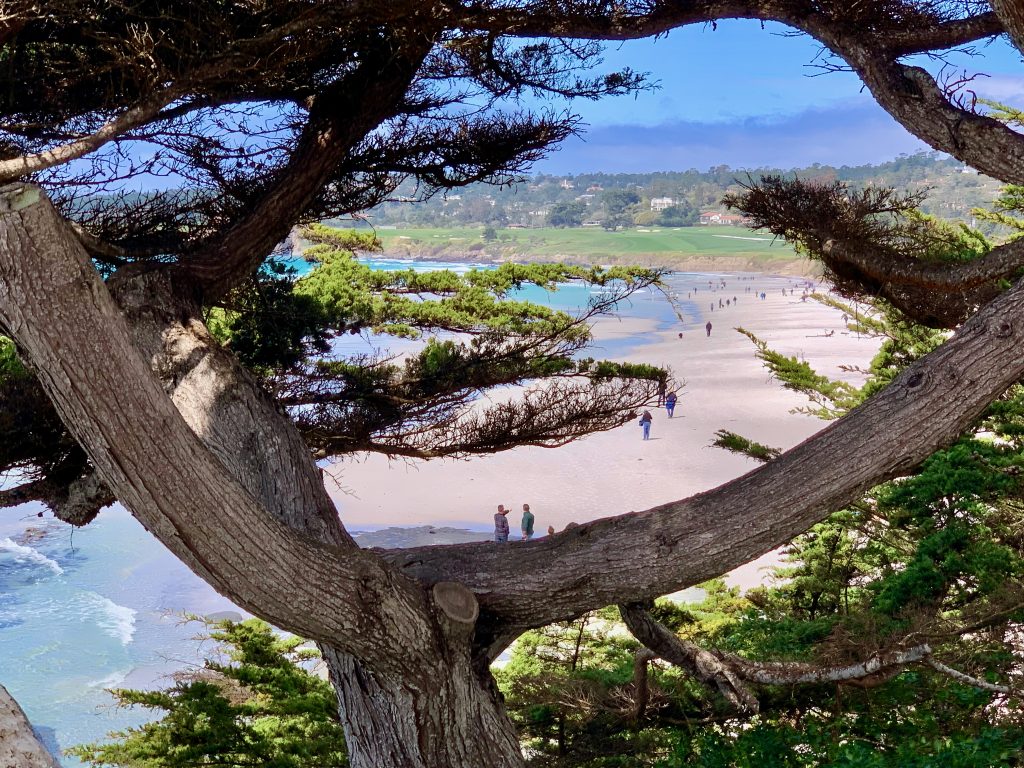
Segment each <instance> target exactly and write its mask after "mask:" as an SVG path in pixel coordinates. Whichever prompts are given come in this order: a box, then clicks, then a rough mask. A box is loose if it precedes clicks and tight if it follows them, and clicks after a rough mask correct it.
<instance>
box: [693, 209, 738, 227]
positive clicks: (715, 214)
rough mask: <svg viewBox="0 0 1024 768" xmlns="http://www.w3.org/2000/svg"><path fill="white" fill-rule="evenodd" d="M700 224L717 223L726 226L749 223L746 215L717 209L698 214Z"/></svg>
mask: <svg viewBox="0 0 1024 768" xmlns="http://www.w3.org/2000/svg"><path fill="white" fill-rule="evenodd" d="M700 223H701V224H718V225H719V226H727V227H745V226H747V224H749V221H748V219H747V217H746V216H740V215H739V214H736V213H721V212H719V211H704V212H702V213H701V215H700Z"/></svg>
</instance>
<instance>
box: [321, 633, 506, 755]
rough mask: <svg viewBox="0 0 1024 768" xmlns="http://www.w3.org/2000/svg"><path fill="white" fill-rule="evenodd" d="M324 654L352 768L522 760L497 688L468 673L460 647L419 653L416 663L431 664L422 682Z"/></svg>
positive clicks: (325, 649) (330, 651) (327, 652)
mask: <svg viewBox="0 0 1024 768" xmlns="http://www.w3.org/2000/svg"><path fill="white" fill-rule="evenodd" d="M453 656H454V658H453ZM324 658H325V659H326V660H327V664H328V669H330V672H331V682H332V683H333V684H334V687H335V689H336V690H337V692H338V702H339V704H340V707H341V713H342V718H343V722H344V725H345V743H346V745H347V746H348V751H349V756H350V759H351V760H352V765H353V766H359V767H360V768H367V767H368V766H372V767H373V768H394V767H395V766H401V767H402V768H406V767H408V768H413V767H414V766H415V768H428V767H429V768H442V767H444V768H452V767H455V766H459V767H461V766H467V767H468V766H473V767H474V768H477V767H479V768H519V767H521V766H522V765H523V758H522V754H521V752H520V749H519V743H518V741H517V739H516V735H515V732H514V730H513V729H512V726H511V723H510V722H509V720H508V717H507V716H506V714H505V712H504V707H503V705H502V704H501V702H500V694H498V692H497V691H496V690H495V689H494V686H493V681H492V680H490V679H484V680H481V679H480V678H478V677H477V675H475V674H473V671H472V669H471V668H470V664H469V656H468V654H467V653H463V652H456V653H454V654H452V655H450V656H448V657H447V658H441V657H438V658H434V659H424V660H423V662H424V666H425V667H426V666H429V667H432V668H433V669H434V672H433V673H432V674H431V676H430V685H429V687H427V688H421V687H419V686H417V685H415V684H413V683H410V682H409V681H408V680H405V679H398V678H394V677H385V676H382V675H376V674H374V673H373V672H371V671H370V670H368V669H367V668H366V667H365V666H364V665H362V664H360V663H359V662H358V661H357V660H355V659H354V658H353V657H351V656H347V655H345V654H338V653H335V652H334V651H333V649H330V648H324ZM487 677H488V678H489V675H487Z"/></svg>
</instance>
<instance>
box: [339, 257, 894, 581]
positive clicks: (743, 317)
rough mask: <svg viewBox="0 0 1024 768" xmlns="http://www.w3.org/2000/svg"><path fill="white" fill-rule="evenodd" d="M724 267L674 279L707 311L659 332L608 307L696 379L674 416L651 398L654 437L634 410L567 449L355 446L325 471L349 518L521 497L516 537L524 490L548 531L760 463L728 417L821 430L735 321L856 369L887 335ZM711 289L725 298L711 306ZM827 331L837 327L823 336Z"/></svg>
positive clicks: (370, 519) (755, 429) (378, 523)
mask: <svg viewBox="0 0 1024 768" xmlns="http://www.w3.org/2000/svg"><path fill="white" fill-rule="evenodd" d="M723 279H725V280H726V282H727V286H726V288H725V289H719V290H718V291H717V292H715V293H712V292H711V291H709V290H708V288H707V281H708V278H707V277H704V278H703V279H698V278H697V276H693V277H691V278H690V279H688V280H687V279H682V278H677V281H678V282H677V291H679V289H680V288H681V289H682V293H681V296H682V298H684V299H685V297H686V292H687V290H689V289H690V288H691V287H692V286H694V285H696V286H697V287H698V292H697V294H696V297H695V301H696V306H697V307H698V308H700V309H701V311H702V313H703V314H702V316H701V317H700V319H699V320H692V321H690V322H688V323H686V324H677V325H676V327H674V328H673V329H672V330H671V331H661V332H658V331H655V330H653V329H654V327H655V324H654V323H653V322H652V321H649V320H645V319H638V318H629V317H626V318H625V319H623V320H622V321H617V320H614V319H606V320H602V321H601V322H600V323H599V325H598V326H597V337H598V339H599V341H600V340H609V339H613V338H616V337H619V338H621V336H622V335H623V334H627V335H635V336H636V337H637V339H638V341H641V342H643V343H641V344H639V345H638V346H637V347H634V348H633V349H632V351H631V352H630V353H629V355H628V357H627V358H625V359H628V360H632V361H638V362H639V361H645V362H650V363H654V364H657V365H665V366H668V367H670V368H671V369H672V370H673V372H674V374H675V376H676V377H677V378H678V379H683V380H685V382H686V385H685V387H684V388H682V389H681V390H679V391H680V395H681V396H680V400H679V404H678V406H677V408H676V415H675V418H674V419H669V418H668V417H667V415H666V413H665V410H664V409H663V408H655V407H653V405H652V407H651V409H650V410H651V412H652V413H653V414H654V424H653V427H652V430H651V439H650V440H649V441H646V442H645V441H643V440H642V439H641V431H640V427H639V426H638V425H637V424H636V422H630V423H628V424H625V425H623V426H621V427H619V428H618V429H615V430H612V431H611V432H606V433H602V434H597V435H592V436H590V437H588V438H586V439H584V440H581V441H579V442H576V443H573V444H571V445H568V446H565V447H562V448H558V449H544V448H534V447H527V448H518V449H515V450H512V451H507V452H505V453H501V454H497V455H494V456H487V457H480V458H474V459H470V460H465V461H451V460H435V461H431V462H391V463H389V462H388V460H387V459H385V458H383V457H381V456H377V455H373V456H363V457H359V458H357V459H353V460H349V461H346V462H343V463H340V464H336V465H334V466H333V467H332V468H331V469H330V470H329V471H330V472H331V474H332V475H333V476H334V477H335V478H336V480H337V483H338V486H339V490H338V491H337V492H335V493H334V496H335V500H336V502H337V503H338V506H339V508H340V509H341V513H342V520H343V521H344V523H345V525H346V526H347V527H348V528H349V529H350V530H371V529H378V528H382V527H386V526H423V525H435V526H443V525H448V526H456V527H461V528H472V529H475V530H480V531H489V530H490V529H491V525H492V523H491V518H492V515H493V513H494V509H495V507H496V505H497V504H498V503H504V504H505V505H506V506H511V508H512V509H513V512H512V514H510V515H509V522H510V525H511V528H512V531H513V538H515V537H516V535H517V533H518V530H517V529H518V522H519V521H518V510H519V509H520V508H521V506H522V504H523V502H528V503H529V504H530V506H531V508H532V510H533V512H534V514H535V515H536V526H537V533H538V534H542V533H543V532H544V531H546V529H547V527H548V525H554V526H555V528H556V529H561V528H562V527H564V526H565V525H566V524H567V523H569V522H570V521H575V522H583V521H586V520H592V519H594V518H598V517H605V516H608V515H615V514H619V513H622V512H628V511H630V510H641V509H646V508H649V507H652V506H655V505H657V504H661V503H664V502H667V501H672V500H675V499H680V498H684V497H687V496H690V495H692V494H694V493H697V492H700V491H704V490H707V489H710V488H713V487H716V486H718V485H720V484H722V483H724V482H726V481H728V480H730V479H732V478H735V477H737V476H739V475H741V474H743V473H744V472H747V471H748V470H750V469H752V468H753V467H754V466H756V462H754V461H752V460H750V459H747V458H744V457H741V456H737V455H735V454H731V453H729V452H727V451H723V450H721V449H718V448H714V447H710V444H711V442H712V440H713V439H714V434H715V432H716V431H717V430H719V429H728V430H731V431H734V432H737V433H740V434H742V435H744V436H746V437H749V438H751V439H753V440H757V441H759V442H762V443H766V444H768V445H771V446H775V447H778V448H782V449H786V448H789V447H792V446H793V445H796V444H797V443H798V442H800V441H801V440H803V439H805V438H807V437H809V436H810V435H812V434H814V433H815V432H816V431H818V430H819V429H821V428H822V427H823V426H824V423H823V422H821V421H820V420H818V419H816V418H813V417H810V416H806V415H802V414H794V413H791V410H792V409H793V408H797V407H800V406H804V405H806V404H807V400H806V398H804V397H803V396H801V395H798V394H796V393H793V392H789V391H786V390H784V389H782V387H781V386H779V384H778V382H777V381H774V380H772V379H771V378H770V377H769V375H768V373H767V371H766V370H765V369H764V368H763V366H762V365H761V363H760V362H759V361H758V360H757V359H756V358H755V357H754V354H753V352H754V349H753V346H752V344H751V343H750V341H749V340H748V339H747V338H746V337H745V336H743V335H742V334H739V333H737V332H736V331H734V330H733V329H734V328H735V327H737V326H743V327H744V328H746V329H747V330H749V331H751V332H753V333H754V334H756V335H757V336H759V337H760V338H762V339H764V340H765V341H767V342H769V344H770V346H771V347H772V348H774V349H776V350H777V351H779V352H782V353H785V354H788V355H794V354H795V355H799V356H802V357H805V358H806V359H807V360H808V361H809V362H810V363H811V364H812V365H813V366H814V367H815V368H816V370H817V371H818V372H819V373H822V374H825V375H829V376H833V377H837V378H838V377H841V378H846V379H851V375H850V374H848V373H843V372H841V371H840V370H839V366H840V365H843V364H845V365H861V366H865V365H866V364H867V362H868V361H869V360H870V358H871V356H872V355H873V354H874V353H875V351H876V350H877V347H878V343H879V342H878V340H876V339H870V338H866V337H861V338H858V337H857V336H855V335H854V334H851V333H849V332H848V331H847V330H846V329H845V327H844V325H843V323H842V319H841V314H842V313H840V312H838V311H836V310H833V309H831V308H828V307H825V306H823V305H821V304H819V303H818V302H815V301H812V300H807V301H806V302H802V301H801V300H800V297H799V294H797V295H796V296H789V295H787V296H785V297H784V296H783V295H782V292H781V290H782V288H783V287H786V288H787V294H788V293H789V290H788V289H789V287H790V286H791V285H793V284H795V283H796V282H797V281H796V280H794V279H789V278H768V277H758V278H754V279H753V280H739V279H738V278H737V277H736V276H724V278H723ZM747 286H751V287H752V288H754V289H756V290H757V291H761V290H764V291H765V292H766V293H767V298H766V299H765V300H764V301H761V300H760V299H757V298H755V294H754V292H751V293H745V292H744V288H745V287H747ZM733 296H736V297H737V298H738V299H739V301H738V302H737V305H736V306H733V307H728V308H725V309H721V310H720V309H718V299H719V298H722V299H725V298H726V297H728V298H730V299H731V298H732V297H733ZM712 301H713V303H714V305H715V310H714V311H713V312H710V311H709V304H711V303H712ZM627 311H628V310H627ZM709 319H710V320H711V321H712V323H713V326H714V327H713V330H712V335H711V337H710V338H708V337H707V335H706V333H705V329H704V323H705V322H707V320H709ZM680 330H682V331H683V333H684V336H683V339H682V340H680V339H679V338H678V336H677V333H678V332H679V331H680ZM829 330H831V331H833V334H834V335H832V336H831V337H826V336H825V333H826V332H827V331H829ZM852 380H856V379H855V378H854V379H852ZM329 487H330V484H329ZM341 488H344V489H345V491H346V492H342V491H341V490H340V489H341ZM756 569H757V564H756V563H755V564H753V565H752V566H751V567H749V568H747V569H746V570H741V573H740V576H739V577H738V578H737V579H734V580H738V581H739V582H740V583H744V584H748V583H751V582H752V581H756V580H757V573H756Z"/></svg>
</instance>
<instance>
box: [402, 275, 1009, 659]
mask: <svg viewBox="0 0 1024 768" xmlns="http://www.w3.org/2000/svg"><path fill="white" fill-rule="evenodd" d="M1022 338H1024V282H1018V284H1017V285H1016V286H1014V287H1013V288H1012V289H1010V290H1009V291H1007V292H1006V293H1005V294H1003V295H1002V296H1000V297H998V298H997V299H995V300H994V301H993V302H992V303H991V304H989V305H988V306H986V307H985V308H984V309H982V310H981V311H979V312H978V313H977V314H976V315H975V316H974V317H972V318H971V319H970V320H969V321H968V322H967V323H965V324H964V326H963V327H962V328H961V329H960V330H959V331H958V332H957V333H956V334H955V335H954V336H953V337H952V338H951V339H950V340H949V341H948V342H946V343H945V344H944V345H942V346H941V347H940V348H939V349H937V350H935V351H934V352H932V353H931V354H930V355H928V356H926V357H925V358H923V359H921V360H920V361H918V362H917V363H916V364H914V365H913V366H911V367H910V368H908V369H907V370H906V371H905V372H904V373H903V374H901V375H900V376H899V377H897V378H896V379H895V380H894V382H893V383H892V384H890V385H889V386H888V387H887V388H886V389H885V390H883V391H882V392H880V393H879V394H877V395H875V396H874V397H873V398H872V399H871V400H869V401H868V402H866V403H865V404H863V405H861V406H860V407H858V408H857V409H855V410H853V411H852V412H850V413H849V414H848V415H847V416H845V417H844V418H842V419H839V420H837V421H836V422H833V423H832V424H831V425H830V426H828V427H827V428H826V429H824V430H822V431H821V432H819V433H818V434H817V435H815V436H813V437H811V438H810V439H808V440H806V441H805V442H803V443H801V444H800V445H798V446H796V447H795V448H793V449H791V450H789V451H787V452H786V453H784V454H783V455H782V456H781V457H779V458H778V459H776V460H774V461H772V462H769V463H768V464H766V465H764V466H762V467H759V468H758V469H755V470H753V471H752V472H750V473H748V474H746V475H744V476H743V477H740V478H738V479H736V480H733V481H732V482H730V483H727V484H725V485H723V486H721V487H719V488H717V489H715V490H712V491H708V492H706V493H702V494H699V495H697V496H693V497H691V498H689V499H683V500H680V501H675V502H670V503H667V504H663V505H660V506H658V507H654V508H652V509H649V510H647V511H644V512H635V513H629V514H626V515H618V516H616V517H608V518H603V519H599V520H594V521H592V522H590V523H585V524H583V525H580V526H577V527H575V528H572V529H571V530H567V531H564V532H562V533H560V534H557V535H555V536H551V537H547V538H545V539H540V540H538V541H533V542H524V543H513V544H511V545H510V546H509V547H503V548H502V549H501V551H500V552H499V551H495V550H494V548H492V547H487V546H479V545H454V546H449V547H436V548H415V549H409V550H392V551H389V552H387V553H385V554H386V556H387V557H388V559H389V560H391V561H392V562H394V563H396V564H399V565H401V566H402V568H403V570H404V571H405V572H406V573H409V574H411V575H414V576H415V577H416V578H418V579H421V580H423V581H425V582H427V583H430V582H432V581H435V580H436V581H440V580H452V581H461V582H462V583H465V584H466V585H467V586H469V587H470V588H471V589H473V590H474V591H475V592H476V593H477V595H478V598H479V600H480V604H481V635H480V638H479V639H480V642H481V644H482V645H484V646H487V645H489V643H490V638H489V637H488V635H487V633H488V632H491V631H496V630H492V627H498V626H499V625H501V624H509V625H511V626H515V627H521V628H524V629H526V628H531V627H537V626H542V625H544V624H547V623H550V622H552V621H559V620H563V619H566V618H569V617H571V616H574V615H578V614H579V613H581V612H583V611H586V610H591V609H594V608H599V607H602V606H605V605H609V604H618V603H622V602H624V601H631V602H632V601H636V600H644V599H653V598H654V597H657V596H660V595H664V594H668V593H669V592H672V591H675V590H678V589H681V588H683V587H686V586H691V585H693V584H697V583H700V582H701V581H704V580H706V579H708V578H711V577H713V576H717V575H719V574H721V573H724V572H725V571H728V570H730V569H731V568H735V567H737V566H739V565H741V564H743V563H745V562H748V561H750V560H752V559H753V558H755V557H757V556H759V555H761V554H763V553H765V552H767V551H770V550H771V549H772V548H773V547H774V546H777V545H778V544H780V543H783V542H785V541H788V540H789V539H791V538H792V537H793V536H796V535H797V534H799V533H802V532H803V531H805V530H806V529H807V528H808V527H809V526H811V525H812V524H814V523H815V522H818V521H819V520H821V519H822V518H823V517H824V516H825V515H827V514H828V513H829V512H831V511H833V510H835V509H839V508H841V507H843V506H844V505H846V504H849V503H851V502H853V501H854V500H856V499H857V498H859V497H860V495H861V494H862V493H863V492H864V491H866V490H867V489H869V488H871V487H872V486H874V485H877V484H878V483H880V482H883V481H885V480H887V479H891V478H893V477H897V476H899V475H901V474H904V473H906V472H908V471H910V470H911V469H912V468H913V467H915V466H916V465H917V464H919V463H920V462H921V461H923V460H924V459H925V458H927V457H928V456H929V455H931V454H932V453H933V452H934V451H936V450H937V449H939V448H941V447H943V446H945V445H948V444H949V443H950V442H951V441H953V440H955V439H956V438H957V437H958V436H959V434H960V433H961V432H962V431H963V430H964V429H966V428H967V427H969V426H970V424H971V423H973V422H974V421H975V419H976V418H977V417H978V416H979V415H980V414H981V413H982V412H983V411H984V409H985V408H986V407H987V405H988V404H989V403H990V402H991V401H992V400H994V399H995V398H996V397H998V396H999V395H1000V394H1001V393H1002V392H1004V391H1005V390H1006V389H1007V388H1008V387H1009V386H1011V385H1012V384H1014V383H1016V382H1017V381H1019V380H1020V379H1021V378H1022V377H1024V358H1022V357H1021V355H1020V343H1021V340H1022ZM893 434H899V435H900V439H899V440H881V441H880V440H879V439H878V435H893ZM595 511H599V510H595ZM609 512H611V510H609ZM563 553H565V554H568V553H571V554H572V556H571V557H562V554H563ZM524 573H529V574H531V578H530V579H529V580H524V579H522V574H524ZM513 585H514V586H513ZM506 629H507V627H506Z"/></svg>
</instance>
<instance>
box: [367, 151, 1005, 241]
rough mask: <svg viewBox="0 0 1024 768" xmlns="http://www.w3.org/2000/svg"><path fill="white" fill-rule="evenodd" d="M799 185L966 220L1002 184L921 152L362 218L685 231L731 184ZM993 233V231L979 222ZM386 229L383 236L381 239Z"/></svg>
mask: <svg viewBox="0 0 1024 768" xmlns="http://www.w3.org/2000/svg"><path fill="white" fill-rule="evenodd" d="M768 173H771V174H781V175H786V176H793V175H795V176H798V177H800V178H803V179H818V180H823V181H831V180H834V179H838V180H840V181H844V182H847V183H849V184H850V185H851V186H854V187H860V186H864V185H869V184H870V185H876V186H892V187H896V188H900V189H908V190H912V191H922V190H927V195H928V196H927V198H926V199H925V201H924V203H923V204H922V209H923V210H924V211H925V212H926V213H930V214H933V215H936V216H939V217H941V218H945V219H953V220H959V221H964V222H968V223H969V222H970V221H971V209H972V208H974V207H985V206H987V205H988V204H989V203H990V202H991V200H992V199H993V198H994V197H995V196H996V195H997V194H998V190H999V187H1000V183H999V182H997V181H996V180H994V179H991V178H988V177H986V176H982V175H980V174H978V173H976V172H974V171H973V170H971V169H965V168H964V166H963V164H962V163H960V162H959V161H957V160H954V159H952V158H950V157H948V156H945V155H940V154H938V153H919V154H915V155H909V156H902V157H899V158H897V159H896V160H893V161H891V162H888V163H882V164H880V165H861V166H841V167H838V168H836V167H832V166H825V165H817V164H816V165H813V166H811V167H809V168H797V169H778V168H758V169H753V170H738V169H734V168H729V167H728V166H716V167H713V168H710V169H708V170H706V171H697V170H688V171H666V172H663V173H637V174H621V173H620V174H602V173H588V174H580V175H576V176H546V175H541V176H535V177H533V178H530V179H528V180H526V181H524V182H522V183H520V184H516V185H514V186H511V187H507V188H497V187H493V186H489V185H484V184H475V185H472V186H469V187H465V188H463V189H459V190H454V191H453V192H451V193H449V194H448V195H446V196H442V195H438V196H436V197H434V198H432V199H430V200H427V201H423V202H417V203H413V202H399V201H400V200H402V199H405V200H412V199H413V198H414V197H415V195H416V191H415V189H413V188H412V187H400V188H399V189H398V190H397V191H396V194H395V198H396V201H395V202H389V203H385V204H383V205H381V206H378V207H377V208H375V209H373V210H372V211H370V212H369V215H368V220H369V222H370V223H371V224H373V225H374V226H375V227H377V228H378V229H380V228H382V227H383V228H390V227H457V226H467V225H478V226H482V225H483V226H485V225H490V226H492V227H495V228H496V229H497V228H503V227H541V226H547V225H552V224H554V225H556V226H566V227H569V228H572V227H582V228H586V227H591V228H602V227H604V228H607V229H621V228H631V227H651V226H668V227H674V226H690V225H695V224H697V223H698V221H699V219H700V215H701V214H702V213H705V214H708V213H711V212H719V213H724V212H725V209H724V208H723V207H722V206H721V204H720V201H721V199H722V197H723V195H725V193H726V192H729V191H735V190H737V189H738V188H739V187H738V183H739V182H743V181H746V180H747V179H748V178H755V179H756V178H757V177H758V176H760V175H761V174H768ZM985 226H987V227H991V225H985ZM385 232H386V229H383V230H381V233H382V234H384V233H385Z"/></svg>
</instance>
